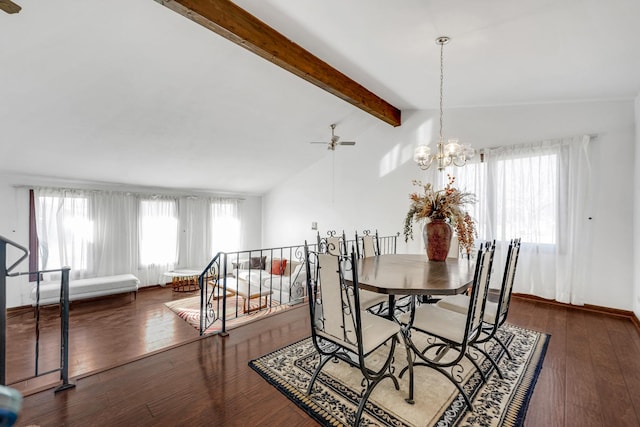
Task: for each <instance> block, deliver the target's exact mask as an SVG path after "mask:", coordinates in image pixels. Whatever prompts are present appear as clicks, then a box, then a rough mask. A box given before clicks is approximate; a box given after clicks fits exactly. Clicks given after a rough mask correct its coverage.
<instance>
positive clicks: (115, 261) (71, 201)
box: [34, 188, 241, 285]
mask: <svg viewBox="0 0 640 427" xmlns="http://www.w3.org/2000/svg"><path fill="white" fill-rule="evenodd" d="M34 197H35V202H36V203H35V204H36V228H37V233H38V238H39V242H40V248H39V250H40V257H39V258H40V266H39V268H40V269H56V268H60V267H62V266H65V265H68V266H70V267H71V278H73V279H78V278H83V277H96V276H105V275H114V274H122V273H134V274H135V275H136V276H138V278H139V279H140V281H141V284H143V285H148V284H157V283H164V282H165V281H166V280H167V279H166V277H163V273H164V272H166V271H169V270H173V269H175V268H177V267H178V266H180V267H185V268H186V267H191V268H199V267H202V268H204V267H205V266H206V265H207V263H208V262H209V261H210V260H211V256H212V254H213V253H214V251H216V252H217V251H219V250H226V251H235V250H239V249H240V247H239V246H240V237H241V236H240V230H241V216H240V207H239V206H240V203H239V200H237V199H212V198H207V197H191V196H183V197H178V196H154V195H149V194H134V193H125V192H109V191H85V190H66V189H58V188H55V189H54V188H34ZM214 243H215V245H214ZM58 277H59V276H58ZM54 278H57V277H56V276H54V275H49V276H48V277H46V279H54Z"/></svg>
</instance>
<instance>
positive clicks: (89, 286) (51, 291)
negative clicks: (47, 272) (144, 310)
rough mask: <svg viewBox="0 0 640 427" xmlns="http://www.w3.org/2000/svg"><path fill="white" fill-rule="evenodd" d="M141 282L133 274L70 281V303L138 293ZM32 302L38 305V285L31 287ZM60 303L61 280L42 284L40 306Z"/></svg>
mask: <svg viewBox="0 0 640 427" xmlns="http://www.w3.org/2000/svg"><path fill="white" fill-rule="evenodd" d="M139 284H140V280H139V279H138V278H137V277H136V276H134V275H133V274H119V275H116V276H105V277H92V278H90V279H78V280H69V301H75V300H80V299H86V298H95V297H100V296H105V295H115V294H120V293H126V292H134V295H136V294H135V293H137V292H138V285H139ZM30 297H31V301H32V304H33V305H36V283H34V284H33V286H32V287H31V295H30ZM59 302H60V280H55V281H48V282H40V305H47V304H58V303H59Z"/></svg>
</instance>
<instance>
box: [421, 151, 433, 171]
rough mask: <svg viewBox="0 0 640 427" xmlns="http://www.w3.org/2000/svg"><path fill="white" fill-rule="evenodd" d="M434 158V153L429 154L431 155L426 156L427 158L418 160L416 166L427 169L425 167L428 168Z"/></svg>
mask: <svg viewBox="0 0 640 427" xmlns="http://www.w3.org/2000/svg"><path fill="white" fill-rule="evenodd" d="M435 158H436V156H435V155H434V154H431V155H429V156H428V158H427V159H424V160H420V161H419V162H418V166H419V167H420V169H422V170H427V169H429V167H430V166H431V163H433V159H435Z"/></svg>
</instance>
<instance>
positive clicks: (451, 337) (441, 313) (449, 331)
mask: <svg viewBox="0 0 640 427" xmlns="http://www.w3.org/2000/svg"><path fill="white" fill-rule="evenodd" d="M399 320H400V322H401V323H404V324H407V323H409V321H410V320H411V313H404V314H402V315H401V316H400V319H399ZM466 322H467V315H466V314H460V313H458V312H456V311H452V310H447V309H446V308H442V307H438V306H437V305H436V304H422V305H420V306H418V307H416V308H415V318H414V320H413V327H414V328H417V329H419V330H421V331H424V332H426V333H428V334H430V335H435V336H437V337H440V338H443V339H445V340H447V341H451V342H453V343H456V344H462V342H463V340H464V332H465V325H466Z"/></svg>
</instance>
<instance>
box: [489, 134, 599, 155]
mask: <svg viewBox="0 0 640 427" xmlns="http://www.w3.org/2000/svg"><path fill="white" fill-rule="evenodd" d="M576 136H588V137H589V138H591V140H592V141H593V140H594V139H598V137H599V136H600V135H599V134H597V133H584V134H578V135H573V136H565V137H559V138H544V139H541V140H539V141H535V142H543V141H553V140H556V139H563V138H572V137H576ZM533 143H534V142H522V143H520V144H512V145H494V146H493V147H482V148H478V150H477V151H478V152H481V151H482V150H495V149H497V148H503V147H515V146H518V145H527V144H533Z"/></svg>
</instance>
